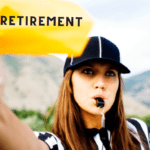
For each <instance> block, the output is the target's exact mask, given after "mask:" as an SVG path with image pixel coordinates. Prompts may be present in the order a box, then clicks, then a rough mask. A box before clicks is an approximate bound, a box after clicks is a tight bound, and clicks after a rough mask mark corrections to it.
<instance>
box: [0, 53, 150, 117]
mask: <svg viewBox="0 0 150 150" xmlns="http://www.w3.org/2000/svg"><path fill="white" fill-rule="evenodd" d="M1 60H2V63H3V66H4V71H5V88H4V96H3V97H4V101H5V103H6V104H7V105H8V106H9V107H10V108H17V109H22V108H25V109H33V110H40V111H42V112H43V113H44V112H45V111H46V108H47V107H48V106H50V105H52V104H54V103H55V102H56V99H57V95H58V92H59V87H60V85H61V82H62V79H63V65H64V62H63V61H61V60H60V59H58V58H56V57H50V56H47V57H33V56H32V57H31V56H15V55H3V56H1ZM124 81H125V86H126V91H125V93H124V99H123V101H124V106H125V112H126V114H129V115H139V116H144V115H147V114H150V109H149V108H148V107H147V106H146V105H144V104H149V103H150V100H149V98H150V71H147V72H144V73H142V74H139V75H137V76H134V77H131V78H128V79H125V80H124Z"/></svg>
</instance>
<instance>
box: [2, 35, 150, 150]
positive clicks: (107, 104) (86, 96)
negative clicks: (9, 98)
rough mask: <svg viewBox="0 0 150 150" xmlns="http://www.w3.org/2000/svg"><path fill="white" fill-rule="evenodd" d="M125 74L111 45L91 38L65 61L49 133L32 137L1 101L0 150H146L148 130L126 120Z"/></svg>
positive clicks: (144, 125) (100, 38)
mask: <svg viewBox="0 0 150 150" xmlns="http://www.w3.org/2000/svg"><path fill="white" fill-rule="evenodd" d="M129 72H130V71H129V69H128V68H127V67H125V66H124V65H123V64H121V63H120V54H119V50H118V48H117V47H116V46H115V45H114V44H113V43H112V42H110V41H109V40H107V39H105V38H103V37H91V38H90V40H89V42H88V44H87V46H86V48H85V50H84V52H83V54H82V55H81V56H80V57H77V58H74V57H73V56H72V57H71V58H67V60H66V63H65V66H64V80H63V83H62V86H61V88H60V93H59V95H58V104H57V112H56V118H55V122H54V127H53V133H49V132H36V131H35V132H34V134H35V135H36V137H38V138H36V137H35V136H34V134H33V132H32V131H31V129H30V128H29V127H28V126H26V125H24V124H23V123H21V122H20V121H19V120H18V119H17V118H16V117H15V116H14V115H13V114H12V112H10V110H9V109H8V107H7V106H6V105H5V104H4V103H3V102H2V101H1V108H3V109H0V111H1V112H0V115H1V117H0V124H1V126H0V133H1V137H0V138H1V139H0V148H1V149H2V150H3V149H15V150H17V149H18V150H21V149H32V150H33V149H34V150H48V149H51V150H63V149H66V150H78V149H83V150H98V149H99V150H105V149H106V150H110V149H112V150H120V149H121V150H148V149H149V147H148V145H149V144H148V142H149V140H148V129H149V128H148V127H147V125H146V124H145V123H144V122H142V121H141V120H137V119H130V120H126V118H125V113H124V107H123V102H122V84H123V83H122V78H121V73H129ZM98 101H101V102H102V103H103V105H102V106H101V107H98V105H97V103H98ZM103 114H104V116H105V119H106V120H105V121H104V120H103ZM102 123H104V125H103V124H102ZM8 133H9V134H8ZM38 139H39V140H38ZM6 142H7V144H6Z"/></svg>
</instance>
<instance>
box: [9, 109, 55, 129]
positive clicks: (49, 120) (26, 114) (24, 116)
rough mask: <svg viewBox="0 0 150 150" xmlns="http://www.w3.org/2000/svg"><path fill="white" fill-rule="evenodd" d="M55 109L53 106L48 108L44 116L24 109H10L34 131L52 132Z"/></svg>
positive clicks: (38, 112)
mask: <svg viewBox="0 0 150 150" xmlns="http://www.w3.org/2000/svg"><path fill="white" fill-rule="evenodd" d="M55 108H56V107H55V106H51V107H48V108H47V113H46V114H42V113H41V112H40V111H35V110H25V109H22V110H17V109H12V111H13V113H14V114H16V116H18V118H19V119H20V120H21V121H22V122H24V123H25V124H27V125H28V126H29V127H30V128H31V129H32V130H34V131H52V127H53V122H54V116H55Z"/></svg>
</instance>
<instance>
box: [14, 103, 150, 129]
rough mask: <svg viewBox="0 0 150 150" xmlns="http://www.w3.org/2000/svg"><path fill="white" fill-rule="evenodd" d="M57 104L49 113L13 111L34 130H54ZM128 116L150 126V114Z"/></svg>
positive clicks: (23, 110)
mask: <svg viewBox="0 0 150 150" xmlns="http://www.w3.org/2000/svg"><path fill="white" fill-rule="evenodd" d="M55 110H56V105H53V106H51V107H48V108H47V113H46V114H42V113H41V112H40V111H35V110H25V109H22V110H17V109H12V111H13V112H14V113H15V114H16V115H17V116H18V118H19V119H20V120H21V121H22V122H24V123H25V124H27V125H28V126H30V128H32V129H33V130H34V131H52V127H53V123H54V117H55ZM126 118H138V119H141V120H143V121H144V122H145V123H146V124H147V125H148V126H149V127H150V115H148V116H145V117H139V116H136V115H132V116H131V115H127V116H126Z"/></svg>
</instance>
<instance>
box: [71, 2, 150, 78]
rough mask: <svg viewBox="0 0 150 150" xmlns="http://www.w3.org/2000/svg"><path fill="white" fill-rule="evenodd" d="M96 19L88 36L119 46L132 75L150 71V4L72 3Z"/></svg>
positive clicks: (125, 76)
mask: <svg viewBox="0 0 150 150" xmlns="http://www.w3.org/2000/svg"><path fill="white" fill-rule="evenodd" d="M69 1H71V2H74V3H76V4H78V5H80V6H81V7H82V8H83V9H84V10H86V11H87V12H88V13H89V14H90V15H91V16H92V18H93V19H94V22H95V23H94V26H93V28H92V30H91V31H90V33H89V36H96V35H100V36H103V37H105V38H107V39H109V40H110V41H112V42H113V43H115V44H116V45H117V47H118V48H119V49H120V53H121V62H122V63H123V64H124V65H126V66H127V67H128V68H129V69H130V70H131V73H130V74H128V75H123V77H124V78H128V77H130V76H134V75H136V74H139V73H142V72H144V71H147V70H150V0H122V1H119V0H69Z"/></svg>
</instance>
